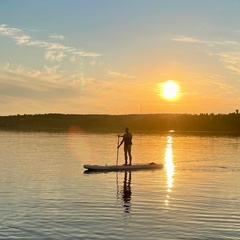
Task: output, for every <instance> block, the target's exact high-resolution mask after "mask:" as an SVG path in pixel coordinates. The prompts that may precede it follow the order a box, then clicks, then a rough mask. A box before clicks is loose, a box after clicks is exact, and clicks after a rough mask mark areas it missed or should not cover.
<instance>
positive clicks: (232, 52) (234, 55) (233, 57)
mask: <svg viewBox="0 0 240 240" xmlns="http://www.w3.org/2000/svg"><path fill="white" fill-rule="evenodd" d="M171 40H172V41H176V42H184V43H189V44H193V45H198V46H201V48H202V50H203V51H204V52H206V53H207V54H208V55H211V56H217V57H218V58H219V60H220V61H221V62H223V63H224V64H225V66H226V68H227V69H229V70H230V71H231V72H233V73H235V74H238V75H240V70H239V66H240V58H239V54H240V53H239V48H240V43H239V42H236V41H232V40H221V41H219V40H217V41H216V40H215V41H206V40H202V39H197V38H193V37H186V36H176V37H173V38H171ZM201 48H200V49H201Z"/></svg>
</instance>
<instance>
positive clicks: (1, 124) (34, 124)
mask: <svg viewBox="0 0 240 240" xmlns="http://www.w3.org/2000/svg"><path fill="white" fill-rule="evenodd" d="M126 126H128V127H129V128H130V130H131V131H133V132H146V131H151V132H154V131H169V130H175V131H234V132H240V114H238V113H229V114H130V115H78V114H36V115H14V116H0V129H6V130H20V131H21V130H23V131H24V130H31V131H35V130H36V131H41V130H44V131H55V130H56V131H67V130H69V129H79V130H83V131H93V132H123V131H124V128H125V127H126Z"/></svg>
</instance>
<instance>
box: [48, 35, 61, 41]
mask: <svg viewBox="0 0 240 240" xmlns="http://www.w3.org/2000/svg"><path fill="white" fill-rule="evenodd" d="M49 37H50V38H52V39H59V40H63V39H65V37H64V36H63V35H51V36H49Z"/></svg>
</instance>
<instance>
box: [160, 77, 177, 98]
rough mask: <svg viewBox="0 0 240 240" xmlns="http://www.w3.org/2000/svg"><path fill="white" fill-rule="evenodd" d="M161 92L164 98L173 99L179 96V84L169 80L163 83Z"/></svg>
mask: <svg viewBox="0 0 240 240" xmlns="http://www.w3.org/2000/svg"><path fill="white" fill-rule="evenodd" d="M161 92H162V96H163V97H164V98H166V99H170V100H173V99H175V98H176V97H178V96H179V85H178V84H177V83H175V82H174V81H173V80H168V81H167V82H165V83H163V84H162V89H161Z"/></svg>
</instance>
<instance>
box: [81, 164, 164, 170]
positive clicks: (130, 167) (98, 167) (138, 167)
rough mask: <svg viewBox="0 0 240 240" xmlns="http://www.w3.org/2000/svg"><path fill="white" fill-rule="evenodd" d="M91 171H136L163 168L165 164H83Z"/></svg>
mask: <svg viewBox="0 0 240 240" xmlns="http://www.w3.org/2000/svg"><path fill="white" fill-rule="evenodd" d="M83 167H84V168H86V169H87V170H89V171H131V170H132V171H134V170H147V169H161V168H163V164H157V163H149V164H134V165H104V166H103V165H89V164H85V165H83Z"/></svg>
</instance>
